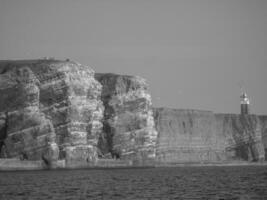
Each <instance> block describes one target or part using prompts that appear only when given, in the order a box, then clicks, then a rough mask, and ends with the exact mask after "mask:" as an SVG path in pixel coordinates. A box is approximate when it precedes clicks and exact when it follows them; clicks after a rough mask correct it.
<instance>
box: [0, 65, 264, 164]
mask: <svg viewBox="0 0 267 200" xmlns="http://www.w3.org/2000/svg"><path fill="white" fill-rule="evenodd" d="M0 94H1V95H0V158H20V159H21V160H33V161H34V160H43V162H41V163H45V164H47V166H49V167H50V168H54V167H56V166H57V164H58V163H61V164H62V163H63V164H62V166H64V165H65V166H66V167H72V168H75V167H86V166H91V165H92V166H97V164H99V165H101V163H105V164H104V165H105V166H110V164H111V165H112V166H114V165H116V163H117V162H116V161H115V160H112V162H109V161H110V160H107V159H105V158H112V157H113V158H119V159H120V160H121V161H120V162H122V163H123V162H124V161H127V166H128V165H130V164H128V163H133V164H134V165H153V164H155V163H154V162H155V161H157V162H158V163H163V164H164V163H165V164H166V163H167V164H168V163H207V162H209V163H211V162H232V161H255V162H259V161H264V160H267V116H256V115H235V114H214V113H212V112H209V111H198V110H177V109H169V108H154V109H153V108H152V102H151V96H150V94H149V93H148V90H147V84H146V82H145V80H144V79H143V78H140V77H136V76H123V75H115V74H95V73H94V71H93V70H92V69H91V68H89V67H87V66H84V65H81V64H78V63H76V62H72V61H57V60H26V61H0ZM101 158H103V159H102V160H101V161H99V160H98V159H101ZM58 160H63V161H64V160H65V161H66V162H61V161H60V162H58ZM129 160H130V162H128V161H129ZM131 161H133V162H131ZM38 162H39V161H38ZM125 163H126V162H125ZM125 163H124V164H125Z"/></svg>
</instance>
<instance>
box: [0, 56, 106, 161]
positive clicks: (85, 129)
mask: <svg viewBox="0 0 267 200" xmlns="http://www.w3.org/2000/svg"><path fill="white" fill-rule="evenodd" d="M0 73H1V75H0V92H1V96H0V116H1V117H0V118H1V120H0V122H1V123H0V128H1V127H2V128H1V130H0V131H1V136H2V137H3V138H4V137H6V139H4V140H3V139H2V140H1V141H2V143H3V141H4V144H2V149H4V152H3V150H2V151H1V154H3V155H5V156H6V157H16V156H21V157H23V158H24V159H30V160H33V159H44V160H45V161H47V162H53V161H55V160H57V159H58V156H59V157H60V158H67V159H66V161H67V164H68V165H72V164H74V165H76V164H77V163H79V162H85V161H86V162H89V161H92V160H95V159H96V157H97V147H96V146H97V141H98V137H99V134H100V132H101V131H102V123H101V120H102V117H103V105H102V102H101V100H100V94H101V85H100V84H99V83H98V82H97V81H96V80H95V79H94V71H93V70H92V69H91V68H89V67H87V66H83V65H80V64H78V63H75V62H67V61H66V62H64V61H55V60H33V61H13V62H12V61H11V62H1V63H0Z"/></svg>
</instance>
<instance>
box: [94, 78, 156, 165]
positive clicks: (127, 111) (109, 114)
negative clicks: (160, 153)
mask: <svg viewBox="0 0 267 200" xmlns="http://www.w3.org/2000/svg"><path fill="white" fill-rule="evenodd" d="M95 77H96V79H97V80H98V81H99V82H100V83H101V84H102V85H103V90H102V95H101V99H102V101H103V103H104V106H105V111H104V122H103V125H104V129H103V130H104V132H103V135H102V137H101V138H100V140H99V149H100V150H101V152H102V153H103V154H104V155H105V154H107V153H111V155H112V156H115V157H119V158H122V159H131V160H133V161H134V162H135V164H137V165H142V164H144V163H149V162H150V161H153V160H154V159H155V147H156V142H157V131H156V130H155V127H154V119H153V112H152V102H151V96H150V94H149V93H148V91H147V84H146V82H145V80H144V79H143V78H140V77H137V76H123V75H115V74H96V76H95Z"/></svg>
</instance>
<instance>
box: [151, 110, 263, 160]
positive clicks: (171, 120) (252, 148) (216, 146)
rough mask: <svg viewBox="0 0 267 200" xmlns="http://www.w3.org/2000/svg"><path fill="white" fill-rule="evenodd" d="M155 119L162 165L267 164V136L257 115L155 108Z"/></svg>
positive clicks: (158, 150) (159, 158)
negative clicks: (266, 138) (266, 156)
mask: <svg viewBox="0 0 267 200" xmlns="http://www.w3.org/2000/svg"><path fill="white" fill-rule="evenodd" d="M154 118H155V123H156V128H157V130H158V132H159V137H158V146H157V159H158V161H159V162H160V163H205V162H230V161H236V160H244V161H263V160H264V157H265V152H264V142H263V139H262V138H263V137H266V136H265V135H266V133H265V134H264V133H263V131H262V127H263V123H262V122H261V121H263V119H262V120H260V119H259V117H257V116H255V115H234V114H213V113H212V112H209V111H198V110H176V109H168V108H155V109H154ZM265 127H266V125H265ZM265 130H266V128H265ZM265 148H266V146H265Z"/></svg>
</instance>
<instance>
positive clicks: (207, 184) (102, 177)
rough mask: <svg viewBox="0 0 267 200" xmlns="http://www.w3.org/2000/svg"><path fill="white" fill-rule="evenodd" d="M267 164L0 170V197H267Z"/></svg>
mask: <svg viewBox="0 0 267 200" xmlns="http://www.w3.org/2000/svg"><path fill="white" fill-rule="evenodd" d="M266 188H267V168H266V167H265V166H256V167H252V166H240V167H187V168H186V167H184V168H182V167H180V168H151V169H105V170H104V169H103V170H62V171H30V172H1V173H0V199H1V200H2V199H3V200H5V199H8V200H9V199H14V200H19V199H49V200H53V199H58V200H61V199H62V200H63V199H64V200H65V199H75V200H76V199H90V200H91V199H129V200H130V199H215V200H219V199H240V200H241V199H242V200H243V199H245V200H246V199H267V190H266Z"/></svg>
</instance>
